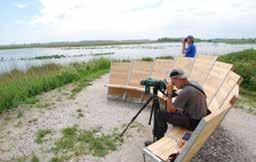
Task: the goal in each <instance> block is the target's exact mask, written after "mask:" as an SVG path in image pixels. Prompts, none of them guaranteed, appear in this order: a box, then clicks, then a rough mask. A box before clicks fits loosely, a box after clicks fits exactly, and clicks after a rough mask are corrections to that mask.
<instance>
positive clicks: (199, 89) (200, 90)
mask: <svg viewBox="0 0 256 162" xmlns="http://www.w3.org/2000/svg"><path fill="white" fill-rule="evenodd" d="M186 86H191V87H193V88H195V89H197V90H198V91H199V92H201V93H202V94H203V95H204V96H205V98H207V96H206V94H205V92H204V91H203V90H202V89H201V88H199V87H197V86H195V85H193V84H191V83H189V84H187V85H186Z"/></svg>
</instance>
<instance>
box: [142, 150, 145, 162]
mask: <svg viewBox="0 0 256 162" xmlns="http://www.w3.org/2000/svg"><path fill="white" fill-rule="evenodd" d="M142 155H143V161H144V162H146V157H145V154H144V152H143V153H142Z"/></svg>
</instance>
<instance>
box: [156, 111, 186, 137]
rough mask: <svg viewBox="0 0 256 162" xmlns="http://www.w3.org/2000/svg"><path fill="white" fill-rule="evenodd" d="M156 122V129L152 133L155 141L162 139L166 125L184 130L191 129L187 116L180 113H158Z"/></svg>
mask: <svg viewBox="0 0 256 162" xmlns="http://www.w3.org/2000/svg"><path fill="white" fill-rule="evenodd" d="M156 120H157V122H156V127H155V129H154V130H153V133H154V135H155V136H156V138H157V140H158V139H160V138H162V137H163V136H164V134H165V132H166V131H167V127H168V125H167V123H170V124H172V125H174V126H180V127H183V128H186V129H191V122H190V119H189V116H188V115H186V114H184V113H182V112H173V113H171V112H167V111H159V113H158V114H157V117H156Z"/></svg>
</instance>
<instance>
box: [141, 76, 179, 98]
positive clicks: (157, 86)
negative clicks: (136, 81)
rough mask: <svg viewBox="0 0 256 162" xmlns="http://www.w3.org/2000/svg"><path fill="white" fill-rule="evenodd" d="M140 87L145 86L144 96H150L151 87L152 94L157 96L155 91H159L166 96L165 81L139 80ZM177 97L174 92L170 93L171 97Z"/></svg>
mask: <svg viewBox="0 0 256 162" xmlns="http://www.w3.org/2000/svg"><path fill="white" fill-rule="evenodd" d="M140 85H143V86H145V93H146V94H150V91H151V87H153V88H154V91H156V92H154V94H155V93H156V94H155V95H157V91H158V90H159V91H160V92H162V93H163V94H164V95H166V96H167V94H166V93H165V90H166V85H167V80H166V79H164V80H154V79H152V78H148V79H146V80H141V81H140ZM175 96H177V93H176V90H173V92H172V97H175Z"/></svg>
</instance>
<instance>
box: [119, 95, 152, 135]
mask: <svg viewBox="0 0 256 162" xmlns="http://www.w3.org/2000/svg"><path fill="white" fill-rule="evenodd" d="M152 99H153V96H151V97H150V98H149V99H148V100H147V102H146V103H145V104H144V105H143V106H142V107H141V108H140V110H139V111H138V112H137V114H136V115H135V116H134V117H133V118H132V120H131V121H130V123H129V124H128V125H127V127H126V128H125V129H124V130H123V132H122V133H121V134H120V137H122V136H123V134H124V133H125V131H126V130H127V129H128V127H129V126H130V125H131V124H132V122H133V121H134V120H135V119H136V118H137V116H139V114H140V113H141V112H142V110H144V109H145V107H146V106H147V105H148V103H149V102H150V101H151V100H152Z"/></svg>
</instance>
